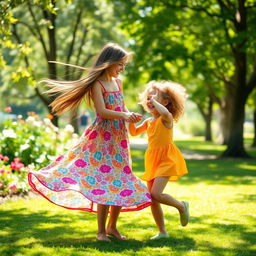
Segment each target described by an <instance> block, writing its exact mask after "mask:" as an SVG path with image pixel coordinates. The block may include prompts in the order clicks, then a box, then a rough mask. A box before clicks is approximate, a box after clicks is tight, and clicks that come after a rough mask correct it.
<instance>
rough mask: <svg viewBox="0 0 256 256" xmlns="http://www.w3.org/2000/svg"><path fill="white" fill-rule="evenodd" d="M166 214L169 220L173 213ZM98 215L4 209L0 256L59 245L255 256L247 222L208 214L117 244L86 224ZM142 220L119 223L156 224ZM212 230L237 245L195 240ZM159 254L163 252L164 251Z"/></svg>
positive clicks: (130, 225)
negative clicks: (166, 234)
mask: <svg viewBox="0 0 256 256" xmlns="http://www.w3.org/2000/svg"><path fill="white" fill-rule="evenodd" d="M166 217H167V219H169V216H166ZM81 218H83V219H84V220H85V221H84V223H85V224H84V225H83V226H79V228H75V229H74V228H73V227H74V226H73V227H71V226H70V225H69V223H70V222H71V221H72V223H76V222H77V223H79V222H80V221H81ZM95 218H96V215H95V214H89V213H88V214H86V216H85V213H83V212H78V213H76V214H71V215H70V214H67V213H66V212H65V213H63V214H59V213H57V214H54V212H53V211H46V210H44V211H39V212H37V213H27V209H26V208H19V209H17V210H2V211H1V212H0V219H1V221H0V229H1V230H2V231H5V232H6V235H5V236H2V237H1V238H0V243H1V247H0V255H1V256H5V255H6V256H7V255H8V256H9V255H16V254H17V255H23V253H24V248H25V249H26V250H30V249H31V253H29V255H47V248H48V249H49V248H51V249H56V250H58V248H62V249H69V250H68V251H67V255H76V254H75V251H77V250H79V251H80V252H86V251H88V250H92V251H93V250H96V251H97V252H98V253H100V255H102V254H101V253H104V252H106V253H107V252H110V253H111V252H113V253H117V255H120V254H125V255H127V253H128V254H129V255H130V254H131V253H132V255H136V253H137V252H141V254H142V255H144V254H145V253H147V252H148V250H150V249H151V248H152V251H153V250H154V251H155V250H156V249H157V248H164V247H165V248H166V250H165V253H164V255H167V254H166V253H168V252H173V251H174V252H175V253H177V254H176V255H183V254H184V253H186V252H189V251H200V252H201V253H204V252H208V254H207V255H226V254H227V255H232V256H234V255H239V256H251V255H253V253H254V252H253V251H252V250H250V248H249V247H250V246H252V245H253V244H254V241H255V235H256V233H255V232H251V231H250V232H249V231H248V229H247V227H246V225H243V224H219V223H207V220H208V219H210V218H211V216H208V215H203V216H200V217H193V218H191V222H190V225H191V228H188V229H186V232H181V230H180V229H176V230H175V229H174V230H172V231H171V232H170V234H171V236H170V238H168V239H161V240H157V241H151V240H144V241H140V240H135V239H129V240H128V241H119V240H116V239H112V240H113V243H108V242H99V241H96V239H95V232H96V230H94V229H93V228H90V227H87V224H86V223H88V222H89V223H91V222H95ZM170 218H171V217H170ZM172 220H173V218H172ZM142 223H143V218H141V216H138V217H133V222H132V223H128V222H126V223H123V224H120V225H119V226H120V228H121V229H123V230H129V228H132V229H133V228H134V229H136V228H138V229H140V230H146V229H148V230H149V229H151V228H152V227H153V226H154V224H153V222H152V225H150V224H148V225H146V224H144V225H141V224H142ZM193 223H200V224H203V225H204V227H205V225H207V228H197V227H195V226H193ZM45 224H48V225H47V227H45V226H44V225H45ZM88 230H89V231H88ZM209 232H213V233H214V234H215V236H216V234H217V235H219V236H223V234H229V236H231V237H232V236H233V237H234V242H233V246H232V247H231V248H226V249H225V248H221V247H217V246H216V245H215V243H214V242H213V241H211V240H209V241H203V242H201V241H200V240H197V241H195V240H194V239H193V238H192V237H194V236H195V235H197V234H203V235H204V234H205V235H206V236H207V235H209ZM38 245H40V246H42V247H43V248H45V250H46V252H45V253H44V252H42V253H41V252H38V251H37V249H35V247H37V246H38ZM70 249H71V250H74V251H73V252H72V253H71V254H70V253H69V252H70ZM144 249H145V250H144ZM211 252H212V254H211ZM33 253H34V254H33ZM209 253H210V254H209ZM63 255H66V254H63ZM79 255H80V254H79ZM92 255H93V253H92ZM97 255H98V254H97ZM138 255H139V254H138ZM156 255H161V253H159V254H156Z"/></svg>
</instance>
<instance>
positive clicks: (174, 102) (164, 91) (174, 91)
mask: <svg viewBox="0 0 256 256" xmlns="http://www.w3.org/2000/svg"><path fill="white" fill-rule="evenodd" d="M152 89H156V90H157V91H158V92H159V94H160V96H161V97H162V99H164V100H168V104H167V105H166V106H165V107H166V108H167V109H168V110H169V112H170V113H171V114H172V116H173V119H174V120H175V121H178V119H179V118H180V117H181V116H182V115H183V113H184V108H185V101H186V98H187V94H186V89H185V88H184V87H183V86H182V85H180V84H177V83H175V82H172V81H150V82H149V83H147V84H146V86H145V90H144V91H143V92H142V93H141V94H140V95H139V97H140V104H142V106H143V108H144V109H145V110H146V111H147V112H149V109H148V107H147V97H148V93H149V91H150V90H152Z"/></svg>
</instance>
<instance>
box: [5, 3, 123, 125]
mask: <svg viewBox="0 0 256 256" xmlns="http://www.w3.org/2000/svg"><path fill="white" fill-rule="evenodd" d="M14 7H15V8H14V9H11V10H9V12H10V15H12V17H14V18H15V21H14V22H10V23H11V25H10V26H11V29H9V30H8V33H9V38H8V42H9V45H10V47H8V45H6V42H7V41H6V42H5V45H3V46H4V47H5V48H8V50H5V59H6V60H9V62H8V63H7V66H6V68H5V71H4V72H5V76H3V80H4V83H5V84H9V85H10V84H12V85H15V89H16V88H18V87H17V86H19V87H22V88H20V90H22V89H23V90H22V92H23V93H24V94H22V95H23V97H24V95H26V97H28V98H31V97H33V96H34V97H37V98H39V99H40V100H41V102H42V103H43V104H44V106H45V107H46V108H47V109H48V111H49V113H51V114H53V115H54V113H52V111H51V109H50V107H49V104H50V103H51V102H52V101H53V100H54V97H47V96H46V95H45V94H43V93H42V89H41V88H40V87H39V86H38V85H37V83H36V82H37V81H38V80H39V79H40V78H42V77H49V78H51V79H66V80H76V79H79V78H80V77H81V75H82V74H83V73H82V72H81V70H78V69H72V68H67V67H63V66H57V65H56V64H55V63H51V62H50V61H56V60H58V61H62V62H66V63H72V64H75V65H79V66H86V65H88V63H89V62H91V61H92V57H93V56H94V55H95V54H96V53H97V52H98V49H99V48H101V47H102V45H103V44H104V43H106V42H107V41H110V40H115V41H120V39H119V38H120V37H121V36H119V35H117V34H116V33H115V31H114V30H112V28H113V27H115V26H114V22H115V20H114V17H113V15H112V5H107V4H106V2H105V1H99V0H95V1H91V0H74V1H64V0H58V1H54V0H47V1H43V2H41V1H32V0H30V1H21V2H20V4H19V5H18V6H14ZM10 23H9V24H10ZM17 67H18V68H17ZM45 67H47V68H48V70H47V73H46V71H45ZM7 70H8V71H7ZM9 87H10V86H9ZM20 90H19V91H17V93H18V92H20ZM76 120H77V119H74V120H73V121H76ZM53 122H54V124H55V125H57V124H58V117H57V116H55V115H54V119H53ZM73 124H74V125H75V122H73Z"/></svg>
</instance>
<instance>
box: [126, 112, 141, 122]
mask: <svg viewBox="0 0 256 256" xmlns="http://www.w3.org/2000/svg"><path fill="white" fill-rule="evenodd" d="M141 119H142V115H141V114H139V113H134V112H125V115H124V120H125V121H127V122H130V123H137V122H139V121H140V120H141Z"/></svg>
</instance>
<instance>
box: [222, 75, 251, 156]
mask: <svg viewBox="0 0 256 256" xmlns="http://www.w3.org/2000/svg"><path fill="white" fill-rule="evenodd" d="M238 77H239V76H238ZM238 82H240V83H242V82H243V81H241V80H239V79H238ZM244 82H245V81H244ZM236 87H237V88H236V89H235V90H234V91H233V93H234V97H232V98H230V103H231V106H230V110H231V115H230V126H229V137H228V141H227V149H226V150H225V151H224V152H223V154H222V156H223V157H244V158H249V157H250V156H249V155H248V154H247V153H246V151H245V149H244V139H243V132H244V119H245V103H246V100H247V97H248V94H247V93H246V92H245V89H244V88H245V86H242V85H241V84H239V85H237V86H236Z"/></svg>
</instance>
